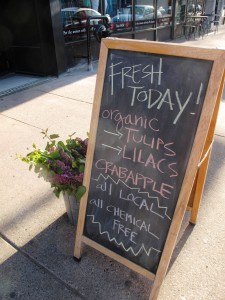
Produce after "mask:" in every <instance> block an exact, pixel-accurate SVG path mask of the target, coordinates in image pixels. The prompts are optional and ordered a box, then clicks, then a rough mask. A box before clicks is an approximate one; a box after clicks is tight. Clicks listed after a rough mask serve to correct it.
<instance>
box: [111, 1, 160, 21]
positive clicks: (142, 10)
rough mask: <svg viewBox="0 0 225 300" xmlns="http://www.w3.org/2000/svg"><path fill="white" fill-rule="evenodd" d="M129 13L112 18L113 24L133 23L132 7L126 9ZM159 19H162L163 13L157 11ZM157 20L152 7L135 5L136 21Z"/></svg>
mask: <svg viewBox="0 0 225 300" xmlns="http://www.w3.org/2000/svg"><path fill="white" fill-rule="evenodd" d="M126 9H128V12H127V13H121V14H117V15H116V16H114V17H113V18H112V23H117V22H128V21H132V6H131V5H129V6H127V7H126ZM157 17H158V18H162V13H161V12H160V11H159V10H157ZM154 18H155V8H154V7H153V6H151V5H135V19H136V21H139V20H152V19H154Z"/></svg>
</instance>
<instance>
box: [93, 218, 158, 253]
mask: <svg viewBox="0 0 225 300" xmlns="http://www.w3.org/2000/svg"><path fill="white" fill-rule="evenodd" d="M87 217H90V218H91V219H92V221H91V222H92V223H93V224H97V225H98V226H99V233H100V234H101V235H103V234H106V235H107V237H108V239H109V241H110V242H112V241H114V242H115V243H116V244H117V245H118V246H122V248H123V249H124V250H125V251H126V252H129V251H131V252H132V253H133V255H134V256H138V254H140V252H141V250H143V251H144V252H145V254H146V255H147V256H149V255H150V253H151V251H152V250H154V251H156V252H158V253H160V252H161V251H160V250H157V249H155V248H153V247H151V248H149V250H148V251H147V250H146V249H145V246H144V244H141V247H140V249H139V250H138V251H137V252H135V251H134V249H133V248H132V247H129V248H126V247H125V246H124V244H123V242H117V240H116V238H115V237H113V238H111V237H110V236H109V233H108V231H102V226H101V223H99V222H97V221H95V220H94V215H87Z"/></svg>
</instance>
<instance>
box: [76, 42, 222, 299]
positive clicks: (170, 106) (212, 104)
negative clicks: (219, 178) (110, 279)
mask: <svg viewBox="0 0 225 300" xmlns="http://www.w3.org/2000/svg"><path fill="white" fill-rule="evenodd" d="M224 66H225V52H224V51H223V50H212V49H203V48H191V47H187V46H180V45H175V44H169V43H159V42H147V41H137V40H126V39H113V38H108V39H103V40H102V44H101V52H100V59H99V66H98V74H97V82H96V89H95V98H94V104H93V112H92V120H91V129H90V138H89V145H88V153H87V161H86V167H85V176H84V185H85V186H86V187H87V193H86V195H85V196H84V197H83V199H82V200H81V204H80V211H79V218H78V225H77V233H76V241H75V252H74V257H75V258H77V259H80V257H81V243H85V244H87V245H89V246H91V247H93V248H95V249H97V250H98V251H100V252H102V253H104V254H105V255H108V256H109V257H111V258H113V259H115V260H117V261H118V262H120V263H122V264H124V265H125V266H127V267H129V268H130V269H132V270H134V271H136V272H138V273H140V274H142V275H144V276H145V277H147V278H149V279H150V280H153V287H152V290H151V294H150V299H157V295H158V292H159V289H160V286H161V284H162V281H163V279H164V277H165V274H166V271H167V268H168V265H169V262H170V258H171V255H172V253H173V249H174V247H175V243H176V239H177V236H178V233H179V229H180V226H181V223H182V220H183V217H184V213H185V211H186V209H187V207H189V208H190V209H191V210H192V209H193V212H194V210H195V212H194V213H195V215H196V210H197V209H198V206H199V202H200V197H201V192H202V190H203V186H204V180H205V174H206V172H207V166H208V160H209V155H210V149H211V144H212V140H213V133H214V129H215V123H216V117H217V112H218V108H219V102H220V96H221V92H222V87H223V83H224ZM203 166H204V168H203ZM199 173H201V175H203V176H201V177H200V178H199V177H198V174H199ZM192 223H195V220H192Z"/></svg>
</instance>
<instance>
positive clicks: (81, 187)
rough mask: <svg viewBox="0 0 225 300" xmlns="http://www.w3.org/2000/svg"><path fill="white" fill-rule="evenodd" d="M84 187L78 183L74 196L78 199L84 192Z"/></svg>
mask: <svg viewBox="0 0 225 300" xmlns="http://www.w3.org/2000/svg"><path fill="white" fill-rule="evenodd" d="M85 192H86V187H85V186H83V185H80V186H79V187H78V189H77V191H76V193H75V197H76V198H77V199H78V200H80V198H81V197H82V196H83V195H84V194H85Z"/></svg>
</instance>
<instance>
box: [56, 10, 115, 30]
mask: <svg viewBox="0 0 225 300" xmlns="http://www.w3.org/2000/svg"><path fill="white" fill-rule="evenodd" d="M61 16H62V22H63V27H64V28H68V27H71V26H72V27H73V26H78V25H82V26H86V23H87V18H88V17H98V16H101V14H100V13H99V12H98V11H96V10H94V9H92V8H79V7H68V8H63V9H61ZM108 20H109V21H110V18H109V16H108ZM99 21H100V19H95V20H91V22H90V25H94V24H98V22H99Z"/></svg>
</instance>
